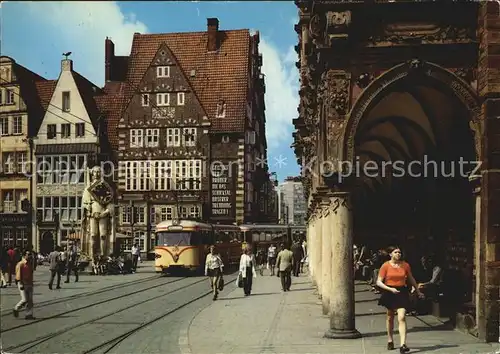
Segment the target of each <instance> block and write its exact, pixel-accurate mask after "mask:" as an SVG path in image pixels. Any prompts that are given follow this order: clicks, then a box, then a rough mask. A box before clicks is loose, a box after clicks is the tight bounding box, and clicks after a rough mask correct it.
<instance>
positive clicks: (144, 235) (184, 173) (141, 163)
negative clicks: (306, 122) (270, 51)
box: [106, 18, 269, 252]
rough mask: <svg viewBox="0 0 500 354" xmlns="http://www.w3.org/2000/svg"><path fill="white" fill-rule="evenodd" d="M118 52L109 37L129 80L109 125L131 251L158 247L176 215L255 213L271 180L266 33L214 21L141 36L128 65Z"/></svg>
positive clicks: (110, 67) (112, 72)
mask: <svg viewBox="0 0 500 354" xmlns="http://www.w3.org/2000/svg"><path fill="white" fill-rule="evenodd" d="M118 58H119V57H116V56H115V55H114V45H113V43H112V41H111V40H110V39H107V40H106V73H107V74H106V75H107V80H108V81H109V83H108V84H107V85H109V84H111V83H112V82H122V83H123V85H124V87H125V88H124V90H123V94H122V99H123V107H124V110H123V112H122V113H121V114H120V116H119V117H115V118H112V119H110V127H108V131H112V130H113V126H114V127H116V128H117V131H118V134H117V136H118V139H117V142H116V148H117V159H118V160H119V166H120V169H119V170H120V173H119V182H118V183H119V195H120V197H119V198H120V201H119V214H120V215H119V229H118V233H119V235H122V236H128V239H126V240H124V241H122V244H123V245H124V246H123V249H125V250H127V249H130V247H131V246H132V243H133V242H136V243H138V244H139V245H140V247H141V250H142V252H147V251H149V250H150V249H151V247H152V246H153V236H154V227H155V224H156V223H158V222H160V221H163V220H167V219H173V218H193V219H200V220H205V221H209V220H211V221H214V222H222V223H234V222H244V221H245V220H250V219H251V217H252V210H253V208H256V209H261V208H260V206H259V205H258V201H259V198H261V195H260V194H259V193H258V192H259V191H260V190H261V189H262V190H263V188H261V187H262V186H263V185H264V183H263V182H259V185H258V186H257V183H256V181H258V179H256V178H255V177H256V176H255V175H254V173H255V160H256V157H259V158H261V157H262V158H263V159H265V157H266V156H265V155H266V145H265V130H264V103H263V93H264V85H263V77H262V75H261V74H260V66H261V64H262V58H261V56H259V54H258V35H256V36H251V35H250V33H249V31H248V30H228V31H221V30H219V23H218V20H217V19H214V18H212V19H208V24H207V31H206V32H192V33H172V34H144V35H143V34H138V33H136V34H135V35H134V39H133V43H132V49H131V55H130V58H129V61H128V64H127V67H126V70H123V60H121V59H118ZM115 67H116V68H119V69H115ZM256 131H257V132H258V134H256V133H255V132H256ZM250 162H252V163H250ZM262 169H265V173H261V176H258V177H259V178H261V179H263V180H265V179H266V178H267V180H268V179H269V178H268V175H267V168H262ZM245 203H246V204H245ZM262 204H264V202H263V201H262ZM245 208H246V209H245ZM245 210H247V212H245ZM245 218H247V219H245Z"/></svg>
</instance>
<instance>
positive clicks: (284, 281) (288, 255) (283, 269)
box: [276, 244, 293, 291]
mask: <svg viewBox="0 0 500 354" xmlns="http://www.w3.org/2000/svg"><path fill="white" fill-rule="evenodd" d="M276 266H277V267H278V274H279V276H280V278H281V287H282V289H283V291H290V287H291V286H292V277H291V272H292V266H293V253H292V251H290V250H289V249H288V247H287V246H286V245H284V244H281V251H280V252H279V253H278V258H277V259H276Z"/></svg>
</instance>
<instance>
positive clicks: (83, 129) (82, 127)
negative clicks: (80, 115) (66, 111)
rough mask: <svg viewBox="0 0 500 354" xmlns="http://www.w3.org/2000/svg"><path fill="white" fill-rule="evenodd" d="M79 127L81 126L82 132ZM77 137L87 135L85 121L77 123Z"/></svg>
mask: <svg viewBox="0 0 500 354" xmlns="http://www.w3.org/2000/svg"><path fill="white" fill-rule="evenodd" d="M79 127H81V128H80V129H81V132H79V130H80V129H78V128H79ZM75 137H76V138H83V137H85V123H76V124H75Z"/></svg>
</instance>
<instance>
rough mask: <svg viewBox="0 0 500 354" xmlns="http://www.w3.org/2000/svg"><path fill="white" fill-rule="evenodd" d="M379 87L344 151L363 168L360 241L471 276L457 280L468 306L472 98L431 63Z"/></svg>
mask: <svg viewBox="0 0 500 354" xmlns="http://www.w3.org/2000/svg"><path fill="white" fill-rule="evenodd" d="M433 74H435V75H433ZM443 78H447V80H444V79H443ZM378 80H379V81H378ZM378 80H377V81H378V82H377V81H376V82H374V83H372V85H373V86H372V85H371V86H372V87H368V88H367V90H366V91H365V93H364V94H363V95H362V97H360V99H359V100H358V103H357V105H356V106H355V107H354V108H353V111H352V114H353V115H352V116H351V121H350V122H349V123H350V124H348V126H347V129H348V131H347V132H350V134H351V135H349V136H347V139H348V141H350V142H351V144H352V145H350V146H348V147H347V148H346V152H347V154H349V153H351V154H352V157H353V159H354V161H357V162H358V166H359V167H358V168H357V169H358V172H357V176H358V177H357V178H356V184H357V185H356V187H357V188H356V189H355V191H356V192H355V194H354V195H353V198H354V200H353V202H354V203H353V204H354V237H355V242H359V243H363V244H368V245H369V246H370V248H372V249H374V248H381V247H386V246H388V245H389V244H398V245H400V246H401V247H402V248H403V249H406V251H407V252H406V256H407V259H408V260H409V261H410V262H411V263H412V264H416V265H418V264H419V261H418V260H419V259H420V257H421V256H423V255H425V254H434V255H436V256H437V257H438V258H439V259H440V261H441V262H442V263H443V266H444V268H446V269H451V270H457V272H458V271H460V272H461V273H464V272H465V273H467V274H458V275H457V278H456V279H457V282H458V281H460V282H461V283H462V285H463V291H459V292H460V293H465V299H463V300H470V299H471V297H472V293H473V290H474V289H473V286H472V285H473V282H472V279H473V272H472V271H473V264H474V258H473V255H474V219H475V215H474V196H473V191H472V188H471V186H470V183H469V179H468V177H469V175H470V174H471V172H473V170H474V169H475V167H476V165H477V163H476V161H477V160H478V156H477V154H478V151H477V149H476V146H477V144H476V142H475V135H474V131H473V130H472V129H471V126H473V123H474V119H475V114H477V109H476V107H477V106H475V105H474V103H475V98H474V97H473V96H472V94H470V92H469V91H468V90H470V89H469V88H468V87H466V84H465V83H462V82H460V79H458V78H456V77H454V75H453V74H452V73H450V72H448V71H446V70H445V69H442V68H439V67H438V66H435V65H432V64H424V63H418V65H417V66H412V65H411V64H405V65H403V66H400V67H398V68H396V69H393V72H389V73H388V74H386V75H384V76H382V77H381V78H379V79H378ZM457 92H458V94H457ZM464 92H465V94H464ZM360 107H361V108H363V107H364V109H362V110H361V109H360ZM347 132H346V133H347ZM349 149H351V150H349ZM421 245H425V247H421ZM457 292H458V291H457Z"/></svg>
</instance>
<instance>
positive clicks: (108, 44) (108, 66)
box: [104, 37, 115, 82]
mask: <svg viewBox="0 0 500 354" xmlns="http://www.w3.org/2000/svg"><path fill="white" fill-rule="evenodd" d="M104 43H105V44H104V65H105V70H104V79H105V80H106V82H108V81H111V71H112V63H113V59H114V58H115V44H114V43H113V41H112V40H111V39H109V38H108V37H106V41H105V42H104Z"/></svg>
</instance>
